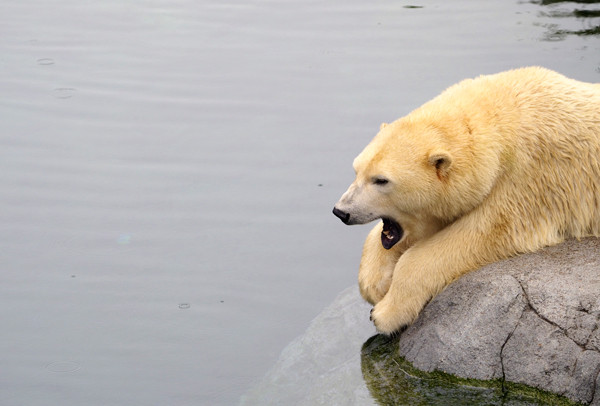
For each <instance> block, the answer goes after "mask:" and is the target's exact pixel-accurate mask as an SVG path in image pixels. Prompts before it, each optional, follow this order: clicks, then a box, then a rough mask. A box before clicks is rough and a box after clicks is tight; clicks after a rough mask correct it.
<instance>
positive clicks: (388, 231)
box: [381, 218, 404, 250]
mask: <svg viewBox="0 0 600 406" xmlns="http://www.w3.org/2000/svg"><path fill="white" fill-rule="evenodd" d="M382 220H383V230H382V231H381V245H383V248H385V249H386V250H389V249H390V248H392V247H393V246H394V245H396V243H397V242H399V241H400V240H401V239H402V235H403V234H404V230H403V229H402V227H401V226H400V224H398V223H396V222H395V221H394V220H392V219H389V218H382Z"/></svg>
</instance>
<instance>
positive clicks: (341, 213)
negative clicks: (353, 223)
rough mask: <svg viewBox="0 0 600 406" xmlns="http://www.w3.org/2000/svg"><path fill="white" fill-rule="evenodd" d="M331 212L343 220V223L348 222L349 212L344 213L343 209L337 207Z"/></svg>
mask: <svg viewBox="0 0 600 406" xmlns="http://www.w3.org/2000/svg"><path fill="white" fill-rule="evenodd" d="M333 214H335V215H336V216H337V217H339V218H340V220H342V221H343V222H344V224H348V221H349V220H350V213H346V212H345V211H341V210H340V209H338V208H337V207H334V208H333Z"/></svg>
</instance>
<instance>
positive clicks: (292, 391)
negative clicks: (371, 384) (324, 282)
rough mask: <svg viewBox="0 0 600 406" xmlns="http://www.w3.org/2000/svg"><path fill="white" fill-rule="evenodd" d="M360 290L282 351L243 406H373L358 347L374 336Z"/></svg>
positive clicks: (348, 291)
mask: <svg viewBox="0 0 600 406" xmlns="http://www.w3.org/2000/svg"><path fill="white" fill-rule="evenodd" d="M370 308H371V307H370V306H369V305H368V304H366V303H365V302H364V301H363V300H362V298H361V297H360V295H359V294H358V287H357V286H353V287H351V288H348V289H346V290H345V291H343V292H342V293H340V295H339V296H338V297H337V299H336V300H335V301H334V302H333V303H332V304H331V305H330V306H329V307H327V308H326V309H325V310H324V311H323V312H322V313H321V314H319V315H318V316H317V317H316V318H315V319H314V320H313V321H312V323H311V324H310V326H309V328H308V330H306V332H305V333H304V335H302V336H300V337H298V338H297V339H295V340H294V341H292V342H291V343H290V344H289V345H288V346H287V347H286V348H285V349H284V350H283V352H282V353H281V355H280V357H279V360H278V361H277V363H276V364H275V366H274V367H273V368H272V369H271V370H270V371H269V372H268V373H267V375H266V376H265V377H264V379H263V380H262V381H261V382H260V383H259V384H258V385H257V386H256V387H255V388H253V389H252V390H251V391H250V392H249V393H248V394H247V395H246V396H244V397H243V398H242V402H241V404H242V405H261V406H262V405H307V406H309V405H310V406H312V405H366V406H368V405H372V404H374V402H373V400H372V399H371V396H370V394H369V391H368V390H367V388H366V386H365V383H364V381H363V378H362V374H361V369H360V348H361V345H362V344H363V342H364V341H365V339H366V338H368V337H370V336H371V335H372V334H373V333H374V332H375V330H374V327H373V325H372V324H371V322H370V321H369V310H370Z"/></svg>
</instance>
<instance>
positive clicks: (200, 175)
mask: <svg viewBox="0 0 600 406" xmlns="http://www.w3.org/2000/svg"><path fill="white" fill-rule="evenodd" d="M537 3H538V2H527V1H493V0H487V1H477V2H475V1H468V0H459V1H452V2H448V1H443V0H437V1H419V2H414V3H411V2H392V1H383V0H376V1H371V2H364V1H358V0H352V1H339V0H334V1H327V2H325V1H297V0H291V1H285V2H284V1H280V2H276V1H256V0H254V1H252V0H251V1H213V2H211V1H192V0H176V1H173V0H152V1H142V0H103V1H86V0H53V1H45V0H5V1H3V2H2V4H0V92H1V93H0V320H1V324H2V327H1V330H0V404H1V405H26V406H34V405H44V406H46V405H61V406H71V405H73V406H75V405H88V406H89V405H99V406H100V405H102V406H105V405H128V406H129V405H232V404H236V403H237V402H238V399H239V398H240V396H242V395H243V394H244V393H245V392H246V391H247V390H249V388H251V387H252V386H253V385H254V384H255V383H256V382H258V381H259V380H260V379H261V377H262V376H263V375H264V374H265V372H266V371H267V370H268V369H269V367H270V366H271V365H273V364H274V362H275V361H276V360H277V357H278V354H279V352H280V351H281V350H282V349H283V348H284V347H285V346H286V344H287V343H289V342H290V341H291V340H292V339H294V337H296V336H298V335H300V334H302V332H303V331H304V330H305V329H306V327H307V326H308V324H309V322H310V320H311V319H312V318H313V317H315V316H316V315H317V314H318V313H319V312H320V310H321V309H323V308H324V307H325V306H326V305H327V304H328V303H330V302H331V301H332V300H333V298H335V296H336V295H337V294H338V293H339V292H340V291H342V290H343V289H344V288H346V287H348V286H350V285H353V284H355V283H356V282H355V280H356V272H357V265H358V260H359V257H360V249H361V245H362V240H363V238H364V236H365V235H366V233H367V231H368V227H356V228H347V227H345V226H343V225H342V224H341V223H340V222H339V220H337V219H336V218H334V217H333V215H331V214H330V210H331V207H332V206H333V204H334V203H335V201H336V200H337V199H338V197H339V195H340V194H341V193H342V192H343V191H344V190H345V189H346V187H347V185H348V183H349V182H350V181H351V180H352V177H353V176H352V175H353V173H352V169H351V162H352V159H353V158H354V156H355V155H356V154H357V153H358V152H360V150H361V149H362V147H363V146H364V145H365V144H366V143H367V142H368V141H369V140H370V138H371V137H372V136H373V135H374V134H375V132H376V131H377V129H378V127H379V124H380V122H382V121H391V120H394V119H395V118H397V117H399V116H401V115H404V114H406V113H407V112H409V111H410V110H411V109H413V108H415V107H417V106H418V105H420V104H421V103H423V102H425V101H427V100H428V99H430V98H431V97H433V96H435V95H436V94H438V93H439V92H440V91H441V90H443V89H444V88H445V87H447V86H449V85H451V84H453V83H454V82H456V81H458V80H460V79H462V78H465V77H470V76H475V75H479V74H482V73H493V72H497V71H501V70H505V69H508V68H512V67H517V66H524V65H533V64H537V65H543V66H546V67H549V68H552V69H556V70H558V71H561V72H563V73H565V74H567V75H569V76H572V77H574V78H577V79H580V80H585V81H596V82H598V81H600V73H599V66H600V42H599V37H598V36H597V35H596V36H595V35H583V34H590V32H589V30H590V29H592V28H594V27H595V26H597V25H599V24H600V23H599V21H598V18H583V17H575V16H572V15H571V14H570V12H571V11H572V10H573V9H574V8H577V9H594V4H591V5H589V4H588V5H583V4H579V5H574V4H571V3H558V4H554V5H541V4H537ZM409 5H418V6H422V8H407V7H406V6H409ZM596 8H598V7H596ZM586 30H587V31H586ZM576 31H578V33H575V32H576ZM578 34H579V35H578ZM365 317H368V315H365ZM334 333H335V332H332V334H334ZM367 338H368V336H365V337H364V339H365V340H366V339H367ZM356 351H357V353H358V352H359V351H360V348H357V350H356Z"/></svg>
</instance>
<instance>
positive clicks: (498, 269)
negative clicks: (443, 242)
mask: <svg viewBox="0 0 600 406" xmlns="http://www.w3.org/2000/svg"><path fill="white" fill-rule="evenodd" d="M599 326H600V240H599V239H594V238H590V239H584V240H581V241H574V240H572V241H567V242H565V243H564V244H561V245H558V246H555V247H550V248H547V249H544V250H541V251H539V252H536V253H532V254H526V255H521V256H518V257H515V258H511V259H509V260H505V261H501V262H498V263H495V264H492V265H489V266H486V267H484V268H482V269H481V270H478V271H476V272H472V273H470V274H468V275H465V276H464V277H462V278H460V279H458V280H457V281H456V282H454V283H452V284H451V285H450V286H448V287H447V288H446V290H444V291H443V292H442V293H440V294H439V295H438V296H437V297H436V298H434V299H433V300H432V301H431V303H430V304H429V305H428V306H426V308H425V309H424V310H423V312H422V313H421V315H420V316H419V318H418V319H417V321H416V322H415V323H414V324H413V325H412V326H410V327H409V328H408V329H407V330H406V331H405V332H404V333H403V334H402V336H401V337H400V340H399V348H400V355H402V356H404V357H405V358H406V359H407V360H408V361H410V362H411V363H412V364H413V365H414V366H415V367H417V368H419V369H422V370H424V371H433V370H440V371H443V372H447V373H451V374H453V375H457V376H460V377H465V378H476V379H494V378H501V379H505V380H506V381H509V382H515V383H522V384H526V385H530V386H533V387H537V388H539V389H542V390H546V391H550V392H553V393H557V394H560V395H564V396H566V397H568V398H570V399H572V400H575V401H577V402H581V403H586V404H590V403H591V404H593V405H600V395H598V394H596V393H595V392H596V391H595V388H596V386H597V385H598V382H599V379H600V378H599V377H598V374H599V371H600V351H599V350H600V328H599ZM599 392H600V391H599Z"/></svg>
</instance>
